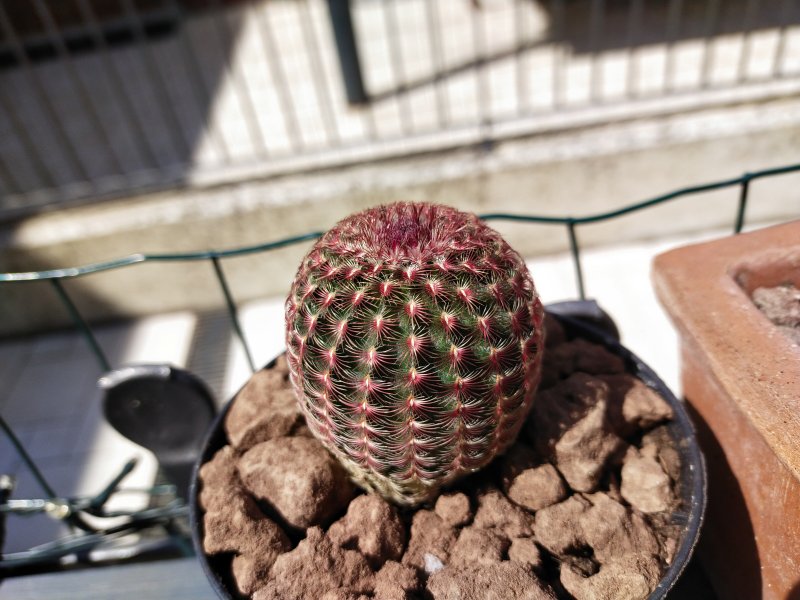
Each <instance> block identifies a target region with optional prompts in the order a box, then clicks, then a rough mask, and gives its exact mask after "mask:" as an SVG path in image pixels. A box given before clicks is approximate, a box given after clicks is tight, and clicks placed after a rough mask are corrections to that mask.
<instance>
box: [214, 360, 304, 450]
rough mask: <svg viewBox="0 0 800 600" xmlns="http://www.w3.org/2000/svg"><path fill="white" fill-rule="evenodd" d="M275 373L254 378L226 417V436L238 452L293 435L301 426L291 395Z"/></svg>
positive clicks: (282, 376) (265, 371) (267, 371)
mask: <svg viewBox="0 0 800 600" xmlns="http://www.w3.org/2000/svg"><path fill="white" fill-rule="evenodd" d="M286 383H287V378H286V375H285V374H284V373H282V372H280V371H279V370H278V369H262V370H261V371H259V372H258V373H256V374H255V375H253V376H252V377H251V378H250V380H249V381H248V382H247V384H246V385H245V386H244V387H243V388H242V390H241V391H240V392H239V394H238V396H237V401H236V402H234V403H233V405H232V406H231V409H230V410H229V411H228V414H227V415H226V417H225V433H227V434H228V439H229V440H230V441H231V444H232V445H233V447H234V448H235V449H236V451H237V452H239V453H242V452H246V451H247V450H249V449H250V448H252V447H253V446H255V445H256V444H258V443H260V442H266V441H267V440H271V439H273V438H278V437H283V436H286V435H290V434H292V432H293V430H295V429H296V428H298V427H299V426H300V425H301V424H304V421H303V416H302V414H301V413H300V410H299V407H298V406H297V399H296V398H295V395H294V392H293V391H292V390H291V389H289V388H288V387H287V385H286Z"/></svg>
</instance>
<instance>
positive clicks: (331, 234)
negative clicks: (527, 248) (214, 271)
mask: <svg viewBox="0 0 800 600" xmlns="http://www.w3.org/2000/svg"><path fill="white" fill-rule="evenodd" d="M542 317H543V310H542V305H541V302H540V301H539V298H538V296H537V294H536V290H535V288H534V285H533V281H532V280H531V277H530V275H529V273H528V270H527V268H526V266H525V263H524V262H523V261H522V259H521V258H520V256H519V255H518V254H517V253H516V252H515V251H514V250H512V249H511V248H510V247H509V245H508V244H507V243H506V242H505V240H503V239H502V238H501V237H500V235H499V234H498V233H497V232H496V231H494V230H493V229H491V228H489V227H488V226H486V225H485V224H484V223H482V222H481V221H479V220H478V218H477V217H476V216H475V215H472V214H469V213H464V212H461V211H458V210H455V209H453V208H449V207H446V206H439V205H432V204H411V203H397V204H392V205H388V206H381V207H378V208H374V209H370V210H367V211H364V212H362V213H359V214H356V215H352V216H350V217H348V218H346V219H344V220H343V221H341V222H339V223H338V224H337V225H336V226H335V227H334V228H333V229H331V230H330V231H328V232H327V233H326V234H325V235H324V236H323V237H322V238H321V239H320V240H319V241H318V242H317V243H316V244H315V245H314V247H313V248H312V250H311V251H310V252H309V254H308V255H307V256H306V257H305V259H304V260H303V262H302V264H301V265H300V269H299V270H298V272H297V276H296V278H295V280H294V283H293V284H292V288H291V292H290V293H289V297H288V299H287V301H286V343H287V348H288V358H289V366H290V370H291V380H292V384H293V386H294V389H295V392H296V394H297V397H298V400H299V402H300V405H301V407H302V410H303V413H304V414H305V416H306V421H307V423H308V425H309V427H310V429H311V430H312V432H313V433H314V435H315V436H316V437H317V438H319V439H320V440H321V441H322V442H323V443H324V444H325V446H326V447H327V448H328V449H329V450H331V451H332V452H333V453H334V454H335V455H336V456H337V457H338V458H339V459H340V460H341V462H342V463H343V464H344V465H345V467H346V468H347V469H348V470H349V472H350V473H351V474H352V476H353V477H354V479H355V480H356V481H357V482H358V483H360V484H361V485H362V486H364V487H366V488H368V489H374V490H376V491H378V492H379V493H381V494H382V495H384V496H385V497H387V498H389V499H391V500H394V501H395V502H397V503H400V504H407V505H414V504H418V503H420V502H423V501H426V500H429V499H431V498H433V497H434V496H435V495H436V494H437V493H438V490H439V488H440V487H441V486H442V485H445V484H447V483H449V482H451V481H453V480H455V479H456V478H458V477H460V476H462V475H464V474H468V473H471V472H474V471H476V470H478V469H480V468H481V467H483V466H484V465H486V464H487V463H488V462H489V461H491V460H492V458H493V457H494V456H495V455H496V454H498V453H501V452H503V451H504V450H505V449H506V448H507V447H508V446H509V445H510V444H511V443H512V442H513V441H514V440H515V438H516V437H517V434H518V433H519V430H520V427H521V426H522V423H523V421H524V420H525V418H526V416H527V414H528V412H529V410H530V408H531V402H532V399H533V395H534V392H535V390H536V386H537V385H538V381H539V374H540V367H541V364H540V363H541V352H540V348H541V342H542V334H543V331H542Z"/></svg>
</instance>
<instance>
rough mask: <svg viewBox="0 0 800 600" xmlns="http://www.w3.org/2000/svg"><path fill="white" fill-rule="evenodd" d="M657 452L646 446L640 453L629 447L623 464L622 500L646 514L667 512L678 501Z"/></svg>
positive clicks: (652, 447) (653, 448)
mask: <svg viewBox="0 0 800 600" xmlns="http://www.w3.org/2000/svg"><path fill="white" fill-rule="evenodd" d="M655 452H656V448H655V447H654V446H646V447H645V448H643V449H642V451H641V452H640V451H639V450H637V449H636V448H629V449H628V453H627V454H626V455H625V460H624V462H623V464H622V486H621V488H620V491H621V494H622V497H623V498H624V499H625V500H626V501H627V502H628V504H630V505H631V506H632V507H634V508H637V509H639V510H640V511H642V512H643V513H656V512H662V511H665V510H667V509H668V508H669V507H670V506H672V504H673V502H674V501H675V494H674V493H673V492H672V481H671V480H670V478H669V475H667V474H666V473H665V472H664V468H663V467H662V466H661V464H660V463H659V462H658V460H657V459H656V454H655Z"/></svg>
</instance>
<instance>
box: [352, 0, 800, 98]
mask: <svg viewBox="0 0 800 600" xmlns="http://www.w3.org/2000/svg"><path fill="white" fill-rule="evenodd" d="M463 3H464V5H465V6H467V5H469V6H471V10H472V11H473V12H472V18H475V17H477V18H478V19H483V18H485V17H487V16H489V15H490V13H491V12H492V10H493V9H494V7H493V6H492V2H491V1H487V0H472V2H471V3H470V4H468V2H467V0H463ZM527 5H528V7H527V9H525V8H517V9H516V11H517V12H516V13H515V15H514V16H515V17H516V18H518V19H521V20H522V21H523V22H524V24H523V25H521V30H522V31H524V30H526V29H531V28H533V29H536V28H537V27H541V33H535V32H530V31H528V32H526V33H522V34H520V35H521V37H518V38H517V43H516V44H515V45H510V46H508V47H506V48H504V49H502V50H495V51H493V52H490V53H489V54H488V55H486V56H481V57H475V58H469V59H467V60H463V61H462V62H458V63H456V64H452V63H451V64H448V65H447V66H446V67H444V68H442V69H440V70H438V71H436V72H430V73H429V74H427V75H425V76H422V77H418V78H416V79H414V80H412V81H409V82H406V83H404V84H403V85H402V86H398V87H390V88H383V89H373V90H370V92H371V93H370V99H371V101H372V102H380V101H383V100H386V99H387V98H391V97H393V96H396V95H400V94H404V93H407V92H410V91H413V90H417V89H420V88H424V87H426V86H429V85H432V84H434V83H438V82H441V81H443V80H446V79H447V78H452V77H457V76H458V75H462V74H464V73H468V72H470V71H472V70H474V69H476V68H479V67H482V66H485V65H488V64H491V63H492V62H500V61H503V60H506V59H510V58H513V57H515V56H518V55H520V54H521V53H522V52H525V51H529V50H535V49H537V48H544V47H547V46H550V45H556V46H562V47H563V48H565V49H566V50H567V51H568V52H569V53H571V54H572V55H591V54H596V53H599V52H605V51H613V50H624V49H627V48H631V49H633V50H635V49H637V48H642V47H645V46H650V45H663V44H674V43H677V42H681V41H688V40H698V41H702V40H703V39H705V38H712V37H718V36H725V35H732V34H741V33H743V32H746V31H757V30H764V29H776V28H780V27H785V26H787V25H789V24H793V23H798V22H800V5H797V3H792V2H781V1H780V0H767V1H764V2H758V3H753V2H751V1H750V0H729V1H727V2H721V1H720V0H704V1H703V2H680V1H677V0H676V1H672V2H665V1H656V2H648V1H646V0H609V1H607V2H605V3H603V2H596V1H595V0H561V1H552V0H528V2H527ZM753 5H755V9H752V6H753ZM441 6H442V7H444V6H447V8H448V9H450V10H453V5H444V4H443V5H441ZM516 6H518V7H519V6H525V5H524V4H522V5H519V4H518V5H516ZM441 10H443V9H441ZM443 12H445V11H444V10H443ZM525 15H527V16H525ZM440 18H441V16H440ZM535 22H540V23H538V24H534V23H535ZM484 25H485V23H484ZM509 26H511V24H510V23H509ZM451 27H452V25H451ZM445 33H446V31H445V29H443V31H442V34H441V35H443V36H444V35H445ZM464 35H466V36H467V37H466V38H465V39H471V37H470V36H472V35H474V33H471V32H470V33H466V34H464ZM367 78H368V77H367Z"/></svg>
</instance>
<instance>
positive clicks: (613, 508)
mask: <svg viewBox="0 0 800 600" xmlns="http://www.w3.org/2000/svg"><path fill="white" fill-rule="evenodd" d="M586 499H587V500H588V501H590V502H591V504H592V506H591V507H589V508H588V509H587V510H585V511H584V512H583V513H582V514H581V515H580V516H579V517H578V520H579V522H580V526H581V531H582V537H583V539H584V540H585V541H586V543H588V544H589V546H591V547H592V550H593V551H594V557H595V558H596V559H597V560H598V561H599V562H600V563H601V564H605V563H606V562H610V561H613V560H614V559H615V558H619V557H621V556H625V555H626V554H635V555H639V556H645V555H646V556H650V555H653V556H656V555H658V552H659V546H658V541H657V539H656V537H655V535H654V534H653V532H652V530H651V529H650V527H649V526H648V524H647V522H646V521H645V520H644V518H643V517H642V516H641V515H640V514H638V513H636V512H634V511H631V510H630V509H629V508H627V507H625V506H623V505H622V504H620V503H619V502H615V501H614V500H612V499H611V498H609V497H608V496H607V495H606V494H603V493H602V492H598V493H596V494H591V495H589V496H586Z"/></svg>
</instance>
